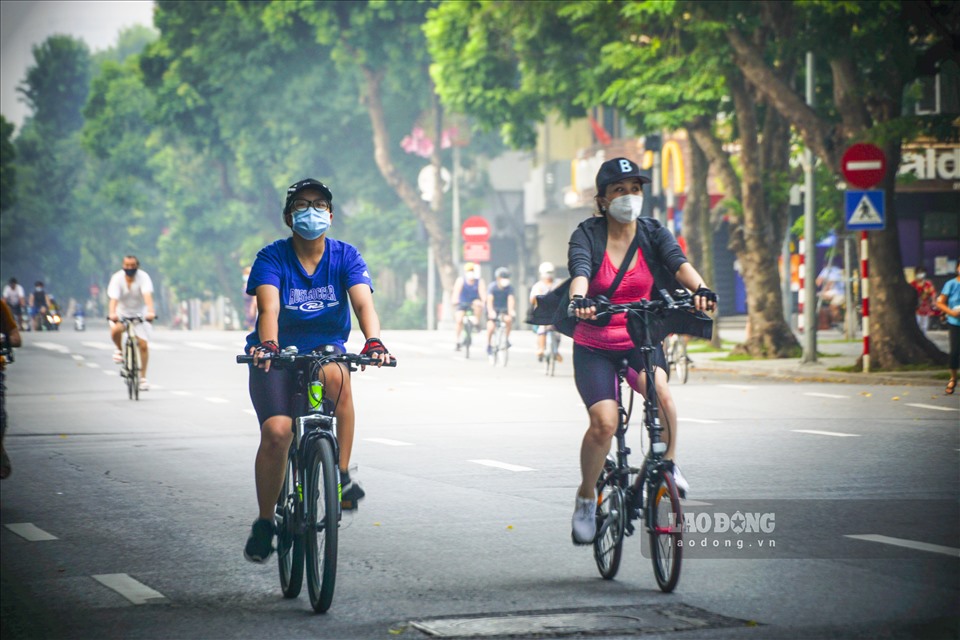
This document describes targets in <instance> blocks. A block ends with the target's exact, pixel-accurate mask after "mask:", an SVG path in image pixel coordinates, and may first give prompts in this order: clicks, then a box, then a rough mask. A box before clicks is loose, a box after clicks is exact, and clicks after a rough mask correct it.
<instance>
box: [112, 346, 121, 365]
mask: <svg viewBox="0 0 960 640" xmlns="http://www.w3.org/2000/svg"><path fill="white" fill-rule="evenodd" d="M113 361H114V362H116V363H117V364H123V353H121V352H120V349H116V350H114V352H113Z"/></svg>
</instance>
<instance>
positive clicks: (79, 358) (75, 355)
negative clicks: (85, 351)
mask: <svg viewBox="0 0 960 640" xmlns="http://www.w3.org/2000/svg"><path fill="white" fill-rule="evenodd" d="M70 357H71V358H73V359H74V360H76V361H77V362H83V361H84V360H86V358H84V357H83V356H82V355H80V354H79V353H71V354H70Z"/></svg>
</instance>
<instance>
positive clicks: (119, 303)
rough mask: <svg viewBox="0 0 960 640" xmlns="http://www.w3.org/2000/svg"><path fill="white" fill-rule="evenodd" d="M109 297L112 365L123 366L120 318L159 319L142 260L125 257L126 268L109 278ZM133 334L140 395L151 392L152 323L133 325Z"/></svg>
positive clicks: (124, 264)
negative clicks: (138, 366) (112, 348)
mask: <svg viewBox="0 0 960 640" xmlns="http://www.w3.org/2000/svg"><path fill="white" fill-rule="evenodd" d="M107 297H108V298H110V306H109V307H108V309H107V318H108V319H109V320H110V339H111V340H113V344H114V346H116V348H117V349H116V351H114V352H113V361H114V362H116V363H118V364H119V363H121V362H123V352H122V351H121V350H120V340H121V339H122V338H123V324H122V323H121V322H119V320H120V318H121V317H124V318H130V317H134V316H143V318H144V319H145V320H153V319H154V318H155V317H157V314H156V311H155V310H154V306H153V280H151V279H150V274H148V273H147V272H146V271H143V270H142V269H140V260H138V259H137V257H136V256H124V257H123V268H122V269H120V271H117V272H116V273H114V274H113V275H112V276H110V284H108V285H107ZM133 330H134V331H135V332H136V334H137V339H138V342H139V343H140V391H148V390H149V389H150V383H149V382H147V362H148V360H149V358H150V345H149V341H150V336H151V335H152V327H151V326H150V323H149V322H140V323H137V324H136V325H134V327H133Z"/></svg>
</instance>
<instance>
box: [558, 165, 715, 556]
mask: <svg viewBox="0 0 960 640" xmlns="http://www.w3.org/2000/svg"><path fill="white" fill-rule="evenodd" d="M648 182H650V179H649V178H647V177H646V176H643V175H642V174H641V173H640V167H639V166H637V164H636V163H635V162H633V161H631V160H628V159H627V158H614V159H612V160H608V161H606V162H604V163H603V164H602V165H600V171H599V172H598V173H597V178H596V186H597V196H596V203H597V208H598V210H599V212H600V216H595V217H592V218H588V219H587V220H584V221H583V222H582V223H580V225H579V226H578V227H577V228H576V230H575V231H574V232H573V235H572V236H571V237H570V245H569V246H570V248H569V253H568V266H569V269H570V276H571V277H572V278H573V280H572V281H571V283H570V297H571V300H570V312H571V315H575V316H576V317H577V318H579V319H580V320H593V319H594V318H595V316H596V304H595V302H594V301H593V299H592V297H593V296H597V295H603V294H606V292H607V291H608V290H609V288H610V287H611V286H612V285H613V281H614V279H615V278H616V275H617V272H618V270H619V268H620V265H621V264H622V263H623V261H624V259H625V258H626V256H627V252H628V250H629V247H630V246H631V244H632V243H633V241H634V238H636V239H637V241H638V243H639V249H638V250H637V252H636V254H635V255H634V257H633V259H632V260H631V261H630V264H629V265H627V269H628V271H627V273H626V274H625V275H624V277H623V280H622V281H621V282H620V284H619V285H618V287H617V290H616V291H615V292H614V293H613V295H611V296H610V298H611V301H612V302H616V303H626V302H635V301H637V300H640V299H642V298H647V299H651V298H657V297H659V294H658V293H657V292H658V291H659V290H660V289H666V290H667V291H673V290H674V289H677V288H680V286H681V285H682V286H683V287H686V288H687V289H689V290H691V291H695V292H696V293H695V294H694V298H693V300H694V304H695V305H696V307H697V309H699V310H702V311H705V310H712V309H714V308H716V301H717V296H716V294H715V293H713V292H712V291H710V290H709V289H707V288H706V286H704V284H703V278H701V277H700V274H699V273H697V271H696V270H695V269H694V268H693V267H692V266H691V265H690V263H689V262H687V259H686V256H684V255H683V251H682V250H681V249H680V246H679V245H678V244H677V241H676V239H675V238H674V237H673V235H672V234H671V233H670V232H669V231H668V230H667V229H666V228H664V227H663V226H662V225H661V224H660V223H659V222H657V221H656V220H655V219H653V218H640V212H641V210H642V208H643V185H644V184H645V183H648ZM626 322H627V319H626V316H625V315H624V314H619V315H615V316H613V317H612V318H611V319H610V322H609V324H607V325H605V326H599V325H594V324H590V323H588V322H579V323H577V327H576V330H575V331H574V334H573V368H574V379H575V381H576V384H577V391H578V392H579V393H580V397H581V398H582V399H583V403H584V405H585V406H586V408H587V413H588V415H589V426H588V428H587V432H586V434H585V435H584V437H583V442H582V444H581V448H580V471H581V483H580V487H579V489H578V490H577V497H576V505H575V509H574V514H573V521H572V527H573V541H574V543H576V544H589V543H590V542H592V541H593V538H594V536H595V535H596V519H595V510H596V496H595V494H594V490H595V487H596V483H597V479H598V478H599V477H600V472H601V471H602V470H603V462H604V459H605V458H606V456H607V454H608V453H609V452H610V442H611V439H612V438H613V435H614V433H616V430H617V422H618V409H617V401H616V397H617V395H616V394H617V375H616V374H617V369H618V368H619V366H620V362H622V361H623V359H625V358H626V359H627V360H628V362H629V366H630V368H631V369H632V371H633V375H631V376H630V379H631V383H632V384H633V385H635V388H636V389H637V390H638V391H639V392H640V393H644V391H645V386H646V385H645V383H646V381H645V380H643V379H642V378H640V379H637V375H636V372H638V371H641V370H642V366H641V360H640V353H639V351H638V350H637V349H636V348H635V346H634V344H633V341H632V340H631V339H630V335H629V333H628V332H627V326H626ZM654 362H655V364H656V367H657V369H656V370H655V384H656V386H657V397H658V399H659V404H660V419H661V421H662V423H663V424H664V427H665V429H666V430H665V432H664V439H665V440H666V441H667V451H666V453H665V455H664V457H665V458H666V459H667V460H669V461H671V462H672V461H673V457H674V454H675V452H676V444H677V409H676V405H675V404H674V402H673V397H672V396H671V395H670V389H669V387H668V386H667V376H666V363H665V361H664V357H663V349H662V348H661V347H659V346H658V347H657V350H656V354H655V359H654ZM672 466H673V470H674V475H675V477H676V481H677V487H678V488H680V489H682V490H683V492H684V493H686V491H687V490H688V489H689V486H688V485H687V482H686V480H685V479H684V478H683V475H681V474H680V470H679V468H677V467H676V465H672Z"/></svg>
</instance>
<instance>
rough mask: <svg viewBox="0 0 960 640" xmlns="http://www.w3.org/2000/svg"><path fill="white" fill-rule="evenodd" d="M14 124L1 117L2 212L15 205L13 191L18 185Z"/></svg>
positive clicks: (0, 205) (0, 179)
mask: <svg viewBox="0 0 960 640" xmlns="http://www.w3.org/2000/svg"><path fill="white" fill-rule="evenodd" d="M12 138H13V123H12V122H9V121H8V120H7V119H6V118H4V117H3V116H0V211H3V210H5V209H7V208H9V207H10V205H12V204H13V203H14V193H13V189H14V186H15V185H16V183H17V168H16V166H15V164H14V162H15V160H16V158H17V149H16V147H15V146H14V145H13V140H12Z"/></svg>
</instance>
